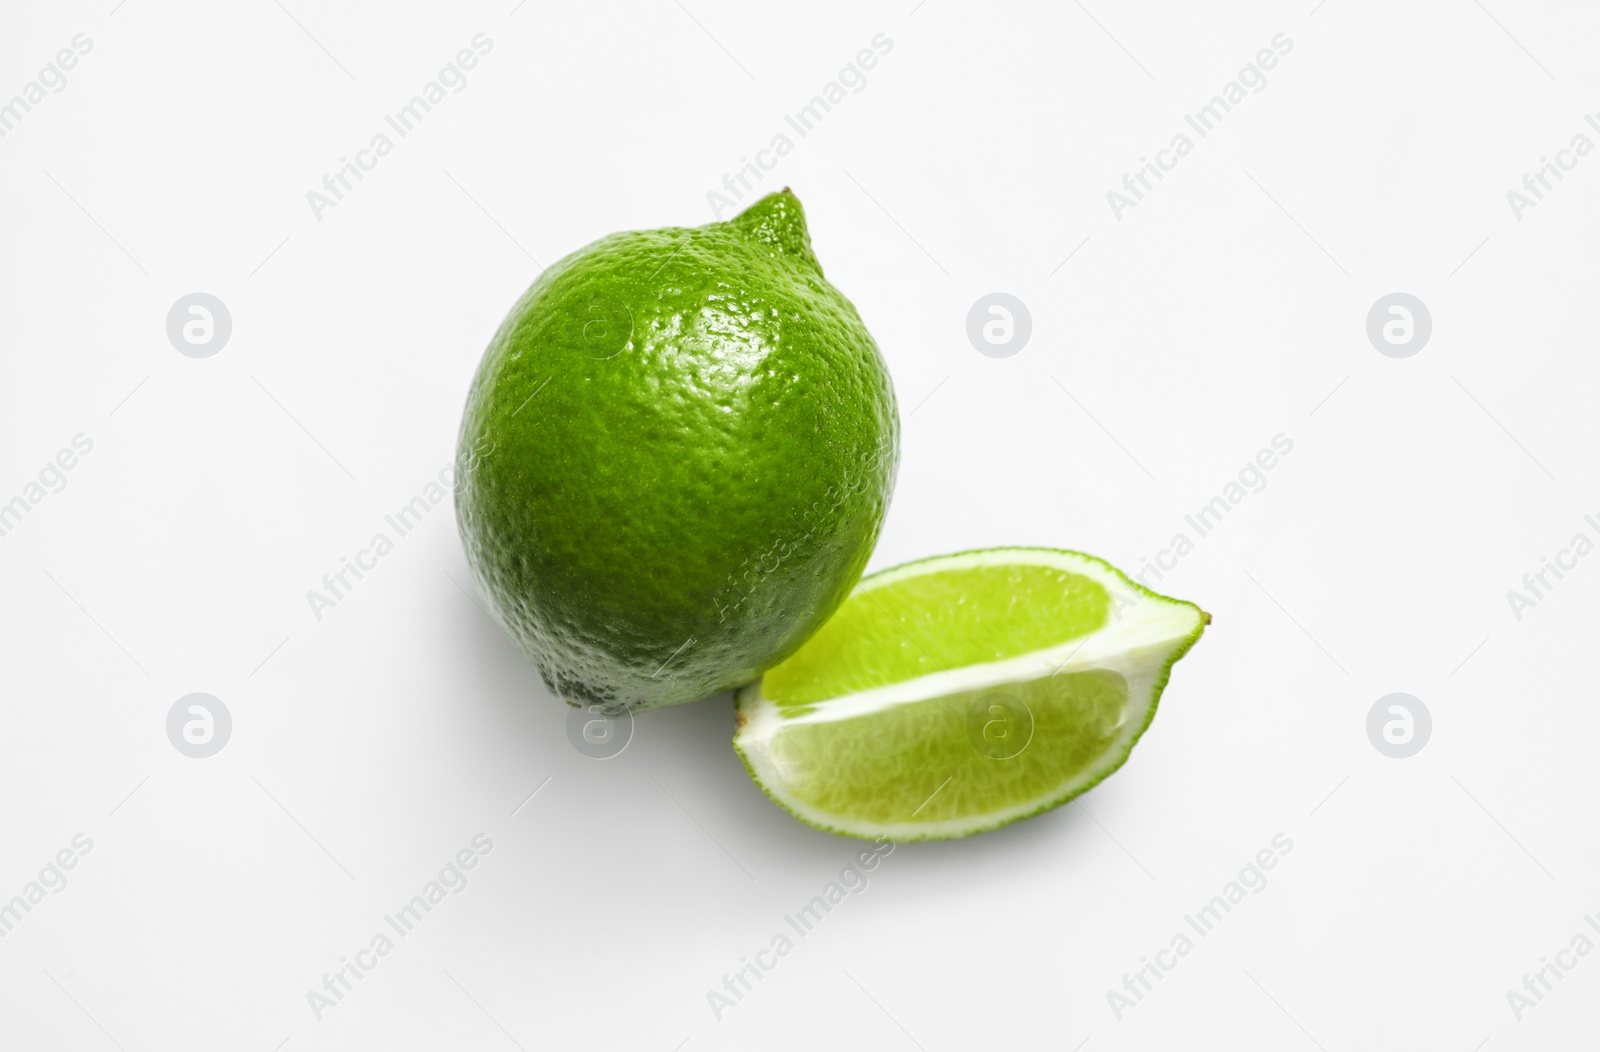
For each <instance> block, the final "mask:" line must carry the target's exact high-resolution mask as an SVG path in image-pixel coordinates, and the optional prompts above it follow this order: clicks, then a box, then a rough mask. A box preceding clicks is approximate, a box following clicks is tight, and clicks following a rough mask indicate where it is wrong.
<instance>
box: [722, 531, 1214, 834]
mask: <svg viewBox="0 0 1600 1052" xmlns="http://www.w3.org/2000/svg"><path fill="white" fill-rule="evenodd" d="M1207 620H1208V617H1207V615H1206V614H1204V613H1203V612H1202V611H1201V610H1200V609H1199V608H1198V607H1196V606H1194V605H1193V604H1190V603H1185V602H1182V601H1180V600H1176V599H1169V598H1167V597H1165V596H1160V595H1157V594H1155V593H1154V592H1151V591H1149V590H1147V589H1145V588H1143V587H1141V586H1140V585H1138V584H1136V583H1134V582H1133V581H1130V580H1129V579H1128V578H1126V577H1125V576H1123V575H1122V574H1121V573H1120V572H1118V571H1117V570H1115V569H1114V568H1112V567H1111V566H1109V565H1107V564H1105V563H1103V562H1101V561H1099V560H1097V559H1094V558H1092V557H1089V556H1085V555H1080V554H1078V553H1075V552H1064V551H1056V550H1053V549H1039V548H1011V549H995V550H991V551H984V552H968V553H963V554H961V555H952V556H945V557H941V558H938V559H929V560H925V561H923V562H918V563H912V564H909V565H907V566H902V567H898V568H896V569H894V570H889V571H885V572H884V573H881V574H877V575H875V576H873V577H869V578H867V579H865V580H863V581H862V582H861V583H860V584H859V585H857V587H856V589H855V591H854V592H853V593H852V594H851V596H850V598H849V599H848V600H846V602H845V603H844V604H843V606H841V608H840V610H839V613H838V614H836V615H835V617H834V618H833V619H832V620H831V621H829V622H828V623H827V624H826V625H825V626H824V627H823V629H822V630H821V631H820V632H819V633H818V634H817V635H816V636H814V637H812V639H811V640H810V641H808V642H807V643H806V644H805V645H804V646H803V647H801V649H800V650H799V651H797V652H796V653H795V654H794V655H792V656H791V657H790V658H789V659H788V660H787V661H785V662H783V663H781V664H779V665H778V666H777V667H775V668H774V669H772V670H771V671H769V672H768V673H767V674H766V676H765V677H764V678H763V679H762V680H760V681H757V682H755V683H752V684H750V685H749V686H747V687H745V688H744V689H742V690H741V691H740V692H739V693H738V695H737V698H736V705H737V712H738V718H739V731H738V733H737V735H736V736H735V738H734V747H735V748H736V749H737V750H738V751H739V753H740V755H741V756H742V757H743V758H744V760H745V764H746V766H747V767H748V768H749V769H750V773H751V775H752V777H754V778H755V780H756V782H757V783H758V784H759V785H760V786H761V787H762V789H763V790H765V791H766V793H767V794H768V795H769V796H771V797H772V798H773V799H774V800H775V801H777V802H778V803H779V804H780V805H782V806H783V807H785V808H787V809H788V810H789V811H791V812H792V813H794V814H795V816H796V817H798V818H800V819H801V820H802V821H804V822H807V823H809V824H811V825H815V826H818V827H820V828H823V829H827V830H830V831H832V832H837V833H843V834H845V835H849V836H857V837H862V838H865V839H873V838H876V837H879V836H889V837H892V838H893V839H896V840H928V839H947V838H951V837H960V836H967V835H969V834H972V833H977V832H982V831H984V830H988V829H993V828H997V827H998V826H1001V825H1005V824H1007V823H1009V822H1013V821H1016V820H1017V819H1020V818H1024V817H1027V816H1028V815H1031V814H1036V813H1038V812H1040V811H1043V810H1047V809H1049V808H1052V807H1056V806H1059V805H1060V804H1063V803H1065V802H1067V801H1068V800H1070V799H1072V798H1073V797H1075V796H1077V795H1079V794H1080V793H1082V792H1084V791H1086V790H1087V789H1089V788H1090V787H1092V786H1093V785H1095V784H1096V783H1098V782H1099V781H1100V780H1101V779H1103V778H1105V777H1106V776H1107V775H1108V774H1110V773H1111V772H1112V771H1115V770H1116V769H1117V768H1118V767H1120V766H1121V765H1122V764H1123V762H1124V761H1126V759H1127V757H1128V754H1129V752H1130V751H1131V749H1132V748H1133V745H1134V743H1135V742H1136V741H1137V740H1138V738H1139V736H1140V735H1141V734H1142V733H1143V732H1144V729H1145V727H1147V726H1148V725H1149V722H1150V720H1151V718H1152V717H1153V716H1154V714H1155V707H1156V702H1157V701H1158V699H1159V698H1160V695H1161V691H1162V689H1163V688H1164V687H1165V685H1166V682H1167V677H1168V674H1169V672H1170V670H1171V668H1172V665H1173V663H1174V662H1176V661H1177V660H1178V659H1179V658H1180V657H1182V656H1183V654H1184V653H1185V652H1186V651H1187V650H1188V649H1189V647H1191V646H1192V645H1193V644H1194V642H1195V641H1196V640H1197V639H1199V637H1200V633H1201V631H1202V630H1203V628H1204V625H1205V623H1206V621H1207Z"/></svg>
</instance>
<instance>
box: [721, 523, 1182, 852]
mask: <svg viewBox="0 0 1600 1052" xmlns="http://www.w3.org/2000/svg"><path fill="white" fill-rule="evenodd" d="M1019 564H1021V565H1030V564H1031V565H1040V566H1049V567H1053V568H1057V569H1062V570H1066V571H1068V572H1071V573H1075V574H1079V575H1082V576H1084V577H1087V578H1090V579H1091V580H1093V581H1096V582H1097V583H1099V584H1100V585H1101V586H1102V587H1104V588H1105V589H1106V592H1107V593H1108V594H1109V595H1110V596H1111V610H1110V613H1109V616H1108V618H1107V621H1106V624H1105V625H1103V626H1102V627H1101V628H1099V629H1097V630H1096V631H1094V632H1092V633H1090V634H1088V635H1086V636H1080V637H1078V638H1076V639H1071V640H1067V641H1066V642H1063V643H1060V644H1057V645H1055V646H1052V647H1048V648H1046V649H1044V650H1037V651H1033V652H1030V653H1027V654H1020V655H1018V656H1016V657H1012V658H1007V659H1005V660H1003V661H996V662H991V663H988V664H983V665H970V666H966V667H963V668H955V669H950V670H948V671H943V672H935V673H930V674H928V675H925V676H919V677H917V678H915V679H910V680H906V681H904V682H901V683H892V684H889V685H888V686H884V687H877V688H874V689H872V690H866V691H861V692H859V693H856V694H849V695H844V696H842V697H837V698H832V699H829V700H826V701H821V702H818V703H816V704H815V705H814V706H813V707H812V708H811V711H810V712H807V713H805V714H804V715H800V716H789V717H785V716H784V715H783V714H782V712H781V710H780V709H779V708H778V706H777V704H776V703H774V702H773V701H772V700H771V699H769V698H767V697H766V696H765V695H764V694H763V693H762V690H761V686H762V683H761V681H759V680H758V681H756V682H755V683H752V684H750V685H749V686H746V687H744V688H743V689H741V690H740V691H739V694H738V708H739V713H740V715H741V717H742V718H743V722H742V725H741V727H740V730H739V732H738V734H737V735H735V738H734V741H735V744H736V745H737V746H738V747H739V749H740V751H741V752H742V753H743V754H744V756H745V759H746V761H747V762H748V763H749V764H750V766H751V769H752V771H753V772H754V773H755V774H756V776H757V779H758V780H759V781H760V783H761V785H762V786H763V787H764V788H765V789H766V790H767V791H768V792H769V793H771V794H772V795H773V796H775V797H777V798H778V799H779V800H780V801H781V802H782V803H783V804H784V806H786V807H788V808H790V809H791V810H792V811H794V812H795V813H796V814H797V815H800V816H801V817H802V818H804V819H805V820H806V821H808V822H811V823H812V824H814V825H818V826H822V827H825V828H830V829H836V830H838V831H840V832H843V833H847V834H851V835H855V836H862V837H867V838H872V837H877V836H883V835H886V836H888V837H890V838H891V839H894V840H896V841H906V840H929V839H943V838H948V837H954V836H961V835H964V834H966V833H970V832H975V831H977V830H980V829H990V828H994V827H995V826H999V825H1003V824H1005V823H1006V822H1007V821H1010V820H1012V819H1015V818H1019V817H1022V816H1024V815H1029V814H1033V813H1034V812H1036V811H1038V810H1040V809H1041V808H1042V807H1045V806H1047V805H1048V804H1050V803H1051V802H1053V801H1058V800H1061V799H1065V798H1067V797H1071V796H1075V795H1077V792H1078V791H1080V789H1081V787H1082V786H1084V785H1092V784H1094V783H1095V782H1097V781H1098V780H1099V779H1100V778H1101V777H1103V776H1104V774H1105V773H1106V771H1107V769H1108V768H1114V767H1115V766H1116V765H1118V764H1120V763H1121V762H1122V760H1123V758H1124V757H1125V755H1126V754H1127V752H1128V750H1129V748H1131V742H1132V740H1133V738H1134V737H1135V736H1136V735H1137V734H1138V733H1139V732H1140V731H1141V730H1142V729H1143V727H1144V725H1145V722H1146V717H1147V716H1148V714H1149V711H1150V707H1151V705H1152V704H1154V702H1155V700H1156V681H1157V680H1158V679H1159V678H1160V677H1161V676H1162V675H1163V673H1164V672H1165V671H1166V669H1167V667H1168V665H1169V663H1170V661H1171V657H1172V654H1173V652H1174V650H1176V649H1177V648H1178V647H1179V646H1181V645H1182V644H1183V642H1184V641H1185V640H1187V639H1189V638H1190V637H1191V636H1193V635H1194V633H1195V631H1196V630H1197V629H1198V628H1199V627H1200V624H1201V620H1202V618H1203V616H1204V615H1203V614H1201V612H1200V611H1199V610H1197V609H1196V608H1195V607H1193V606H1191V605H1189V604H1187V603H1180V602H1178V601H1176V600H1172V599H1167V598H1165V597H1162V596H1157V595H1154V594H1152V593H1150V592H1147V591H1144V590H1142V589H1140V588H1139V587H1137V586H1135V585H1133V584H1131V583H1130V582H1129V581H1127V580H1126V579H1125V578H1124V577H1123V576H1122V575H1121V574H1119V573H1117V572H1115V571H1114V570H1111V569H1110V568H1109V567H1107V566H1105V565H1103V564H1101V563H1099V562H1097V561H1095V560H1093V559H1088V558H1085V557H1083V556H1080V555H1076V554H1074V553H1071V552H1059V551H1050V550H1044V549H1000V550H995V551H985V552H973V553H969V554H966V555H956V556H950V557H948V558H945V559H934V560H929V561H926V562H922V563H914V564H912V565H910V566H905V567H900V568H898V569H896V570H893V571H889V572H887V573H883V574H880V575H878V576H877V577H874V578H872V579H871V580H868V581H863V582H861V584H860V585H858V586H857V588H856V591H855V593H854V594H855V595H860V594H864V593H866V592H871V591H874V590H876V589H878V588H882V587H884V586H886V585H892V584H894V583H895V582H896V581H900V580H904V579H906V578H908V577H914V576H921V575H924V574H930V573H939V572H942V571H946V570H954V569H964V568H967V567H971V566H983V565H1019ZM1092 670H1103V671H1108V672H1115V673H1117V674H1118V675H1120V676H1122V677H1123V679H1124V680H1125V681H1126V682H1127V701H1126V702H1125V704H1124V707H1123V711H1122V714H1121V718H1120V721H1119V724H1118V727H1119V734H1118V736H1117V738H1116V740H1115V741H1114V742H1113V743H1112V744H1111V745H1110V746H1109V747H1108V748H1107V749H1106V750H1105V751H1104V752H1103V753H1102V754H1101V755H1100V757H1099V758H1097V760H1096V761H1095V763H1093V764H1091V765H1090V766H1089V767H1088V768H1087V769H1085V770H1084V771H1082V772H1080V774H1079V775H1078V776H1077V777H1075V778H1074V779H1072V780H1071V781H1069V782H1068V783H1065V784H1063V785H1062V786H1061V787H1060V788H1059V789H1056V790H1052V791H1050V792H1047V793H1043V794H1041V795H1040V796H1038V797H1036V798H1034V799H1030V800H1026V801H1023V802H1021V803H1018V804H1014V805H1012V806H1011V807H1008V808H1005V809H1003V810H1000V811H991V812H986V813H984V814H980V815H971V816H963V817H959V818H952V819H948V820H944V821H920V822H919V821H915V820H911V819H910V817H909V816H908V820H907V821H905V822H899V823H893V824H889V825H885V824H882V823H876V822H874V823H860V822H854V821H852V820H851V819H850V818H848V817H846V816H843V815H836V814H831V813H827V812H823V811H819V810H817V809H816V808H814V807H812V806H811V805H809V804H807V803H806V802H805V801H802V800H799V799H797V798H795V797H794V796H792V795H791V794H789V793H788V792H787V791H786V786H787V785H788V784H789V782H790V779H789V778H788V777H787V775H788V772H786V771H785V770H783V769H782V765H781V764H779V763H778V762H777V761H776V760H775V759H774V758H773V756H772V750H771V745H772V742H773V740H774V738H775V737H776V736H777V735H779V734H781V733H782V732H783V731H784V730H786V729H789V728H793V727H797V726H803V725H806V724H815V723H827V722H831V721H836V720H847V719H852V718H856V717H859V716H864V715H867V714H870V713H873V712H879V711H882V710H884V709H887V708H890V707H893V706H896V705H908V704H915V703H917V702H920V701H926V700H928V699H932V698H940V697H944V696H946V695H950V694H956V693H962V692H969V691H982V690H988V689H994V688H998V687H1002V686H1004V685H1006V684H1011V683H1025V682H1030V681H1034V680H1039V679H1044V678H1046V677H1049V676H1052V675H1057V674H1061V675H1069V674H1072V673H1075V672H1086V671H1092ZM928 774H929V787H928V788H929V792H930V793H933V792H934V790H935V788H936V787H938V785H939V783H940V781H941V780H942V779H943V777H944V775H943V774H941V773H938V772H932V771H930V772H928Z"/></svg>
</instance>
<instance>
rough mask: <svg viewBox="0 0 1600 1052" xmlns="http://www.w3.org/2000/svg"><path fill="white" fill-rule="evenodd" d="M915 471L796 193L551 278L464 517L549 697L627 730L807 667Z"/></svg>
mask: <svg viewBox="0 0 1600 1052" xmlns="http://www.w3.org/2000/svg"><path fill="white" fill-rule="evenodd" d="M898 464H899V417H898V413H897V411H896V406H895V399H894V390H893V387H892V385H891V383H890V379H889V374H888V370H887V368H886V367H885V365H884V361H883V357H882V355H881V354H880V353H879V351H878V346H877V344H876V343H875V342H874V341H873V339H872V336H871V335H870V334H869V333H868V332H867V329H866V326H865V325H863V324H862V321H861V318H860V316H859V315H858V314H857V312H856V309H855V307H854V306H853V305H852V304H851V303H850V301H849V300H847V299H845V297H844V296H843V295H841V294H840V293H839V291H838V290H837V289H835V288H834V287H833V286H832V285H830V284H829V283H828V282H827V280H826V279H825V278H824V277H823V275H822V268H821V267H820V265H819V264H818V263H817V259H816V256H815V255H813V253H812V249H811V239H810V235H809V234H808V232H807V230H806V223H805V216H804V213H803V212H802V210H801V207H800V202H799V200H798V199H797V198H796V197H795V196H794V195H793V194H792V193H790V192H789V191H788V190H787V189H785V190H784V191H782V192H780V193H774V194H770V195H768V196H767V197H765V198H763V199H761V200H760V201H758V202H756V203H755V204H754V205H752V206H751V207H750V208H749V209H748V210H746V211H745V212H743V213H741V214H740V215H739V216H737V217H735V218H733V219H731V220H728V221H725V222H716V223H711V224H709V225H706V226H702V227H693V228H689V227H668V228H665V229H661V230H647V231H634V232H629V233H620V234H613V235H611V236H609V237H605V238H602V239H601V240H599V241H596V242H595V243H594V244H592V245H589V246H588V247H587V248H584V249H581V250H579V251H577V252H575V253H573V254H572V255H570V256H567V257H566V258H565V259H563V260H561V261H560V262H558V263H556V264H555V265H554V266H552V267H550V268H549V269H548V270H546V271H545V272H544V273H543V274H541V275H540V276H539V278H538V280H536V281H535V282H534V283H533V285H532V286H531V287H530V288H529V289H528V291H527V292H526V293H524V294H523V296H522V298H521V299H519V300H518V301H517V303H516V305H515V306H514V307H513V308H512V309H511V313H510V314H509V315H508V316H507V317H506V319H505V321H504V322H503V323H502V324H501V326H500V328H499V331H498V332H496V334H495V336H494V339H493V341H492V342H491V343H490V344H489V347H488V349H487V351H486V352H485V353H484V356H483V360H482V362H481V364H480V365H479V367H478V372H477V374H476V376H475V377H474V379H473V382H472V386H471V390H470V392H469V394H468V397H467V405H466V412H465V415H464V416H463V419H462V422H461V432H460V439H459V445H458V449H457V455H456V471H457V480H458V481H457V490H456V519H457V524H458V526H459V528H460V531H461V537H462V541H463V544H464V546H465V549H466V554H467V559H468V562H469V563H470V564H471V566H472V569H473V572H474V574H475V576H476V578H477V581H478V585H479V589H480V591H481V593H482V594H483V595H484V596H485V598H486V599H487V600H488V603H489V607H490V611H491V613H492V614H493V615H494V617H495V618H496V620H498V621H499V622H500V624H501V625H502V627H503V628H504V629H505V630H506V631H507V632H508V633H509V634H510V635H511V637H512V638H513V639H514V640H515V641H516V642H517V643H518V645H519V646H520V647H521V648H522V649H523V651H524V652H525V653H527V654H528V655H529V657H530V658H531V659H532V661H533V662H534V664H535V665H536V666H537V667H538V669H539V671H540V673H541V675H542V677H543V678H544V681H545V683H546V685H547V686H548V687H549V688H550V690H551V691H552V692H553V693H554V694H555V695H556V696H557V697H559V698H561V699H563V700H564V701H566V702H568V703H569V704H572V705H581V706H584V707H598V708H599V710H600V711H604V712H609V713H620V712H623V711H634V710H640V709H648V708H653V707H656V706H661V705H674V704H680V703H683V702H691V701H697V700H699V699H702V698H706V697H709V696H711V695H713V694H717V693H720V692H722V691H725V690H729V689H731V688H733V687H737V686H739V685H741V684H743V683H747V682H749V681H750V680H753V679H755V678H756V677H757V676H758V675H759V674H760V673H761V672H762V671H763V670H765V669H767V668H769V667H771V666H772V665H774V664H776V663H778V662H779V661H781V660H783V659H784V658H785V657H787V656H788V655H789V654H790V653H792V652H793V651H794V650H795V649H797V648H798V647H799V646H800V644H801V643H803V642H804V641H805V640H806V639H807V638H809V637H810V636H811V634H812V633H813V632H815V631H816V629H817V628H818V627H820V626H821V625H822V623H823V622H824V621H826V620H827V619H828V617H829V615H831V614H832V613H833V611H834V610H835V609H836V608H837V607H838V606H839V604H840V603H841V602H843V601H844V599H845V597H846V596H847V595H848V594H849V593H850V590H851V588H852V587H853V586H854V585H855V583H856V580H857V579H858V578H859V577H860V576H861V571H862V569H863V568H864V567H865V565H866V562H867V558H868V556H869V555H870V554H871V552H872V549H873V546H874V544H875V543H876V541H877V537H878V531H879V528H880V526H881V525H882V522H883V517H884V514H885V512H886V511H887V508H888V503H889V497H890V493H891V492H892V490H893V487H894V478H895V472H896V470H897V467H898Z"/></svg>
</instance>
